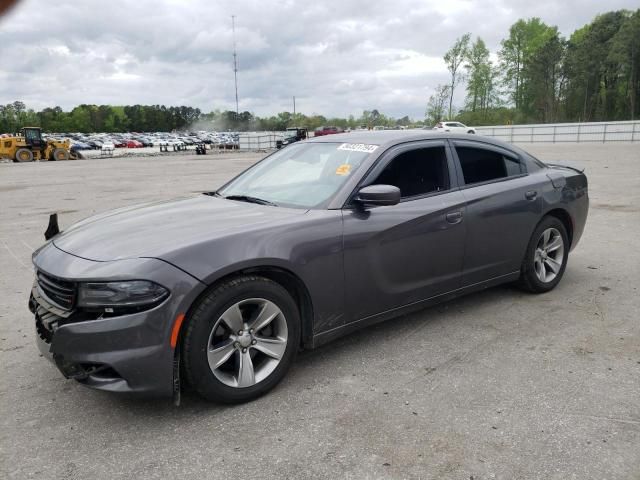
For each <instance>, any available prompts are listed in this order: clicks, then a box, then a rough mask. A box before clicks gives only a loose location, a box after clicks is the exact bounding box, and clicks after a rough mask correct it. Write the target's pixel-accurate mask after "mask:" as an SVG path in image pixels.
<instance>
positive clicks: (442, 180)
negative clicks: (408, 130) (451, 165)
mask: <svg viewBox="0 0 640 480" xmlns="http://www.w3.org/2000/svg"><path fill="white" fill-rule="evenodd" d="M372 184H385V185H394V186H396V187H398V188H399V189H400V195H401V196H402V198H408V197H415V196H418V195H425V194H427V193H431V192H439V191H442V190H448V189H449V175H448V169H447V154H446V152H445V148H444V147H429V148H419V149H416V150H410V151H408V152H404V153H401V154H400V155H398V156H397V157H395V158H394V159H393V160H391V162H389V164H388V165H387V166H386V167H385V169H384V170H383V171H382V172H380V174H379V175H378V177H377V178H376V179H375V180H374V181H373V182H372Z"/></svg>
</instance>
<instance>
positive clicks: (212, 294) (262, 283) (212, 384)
mask: <svg viewBox="0 0 640 480" xmlns="http://www.w3.org/2000/svg"><path fill="white" fill-rule="evenodd" d="M252 298H261V299H266V300H268V301H270V302H273V303H274V304H275V305H276V306H277V307H278V308H279V309H280V311H281V312H282V314H283V316H284V321H286V326H287V331H288V334H287V344H286V349H285V351H284V353H283V355H282V357H281V359H280V361H279V363H278V365H277V367H275V370H273V371H272V372H271V373H270V374H269V375H268V376H267V377H266V378H264V379H263V380H261V381H259V382H257V383H255V384H254V385H252V386H248V387H242V388H240V387H233V386H229V385H226V384H225V383H223V382H222V381H221V380H220V379H218V378H217V377H216V376H215V375H214V373H213V371H212V370H211V368H210V367H209V361H208V358H207V349H208V347H209V341H210V335H211V333H212V330H213V328H214V326H215V324H216V322H217V321H218V319H219V318H220V316H221V315H222V314H223V313H224V312H225V311H226V310H227V309H228V308H229V307H231V306H233V305H234V304H236V303H237V302H239V301H241V300H245V299H252ZM182 345H183V359H184V372H185V374H186V379H187V382H188V383H189V385H190V386H191V387H192V388H193V389H194V390H196V391H197V392H198V393H199V394H200V395H201V396H202V397H204V398H205V399H207V400H210V401H214V402H221V403H242V402H247V401H249V400H253V399H255V398H258V397H260V396H261V395H264V394H265V393H267V392H268V391H269V390H271V389H272V388H273V387H275V386H276V385H277V384H278V383H279V382H280V381H281V380H282V379H283V378H284V376H285V374H286V373H287V371H288V370H289V368H290V366H291V364H292V363H293V360H294V358H295V356H296V353H297V351H298V347H299V345H300V314H299V311H298V307H297V305H296V303H295V301H294V300H293V298H292V297H291V295H289V293H288V292H287V290H285V289H284V288H283V287H282V286H281V285H280V284H278V283H276V282H274V281H272V280H269V279H267V278H264V277H260V276H254V275H247V276H242V277H238V278H235V279H232V280H229V281H227V282H224V283H223V284H221V285H219V286H218V287H216V288H214V289H212V290H210V291H209V292H208V293H206V294H205V295H204V297H203V298H202V299H201V300H200V301H199V303H198V305H197V306H196V308H195V309H194V310H193V312H192V313H191V314H190V316H189V318H188V323H187V325H186V328H185V331H184V337H183V342H182ZM237 353H238V355H239V353H240V352H237ZM234 355H235V353H234Z"/></svg>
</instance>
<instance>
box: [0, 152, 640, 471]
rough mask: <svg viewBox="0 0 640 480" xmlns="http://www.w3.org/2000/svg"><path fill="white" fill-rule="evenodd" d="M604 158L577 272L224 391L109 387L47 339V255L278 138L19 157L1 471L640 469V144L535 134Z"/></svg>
mask: <svg viewBox="0 0 640 480" xmlns="http://www.w3.org/2000/svg"><path fill="white" fill-rule="evenodd" d="M524 147H525V148H528V149H529V151H531V152H532V153H534V154H536V155H537V156H539V157H540V158H541V159H543V160H548V161H551V160H572V161H576V162H580V163H582V164H583V165H584V166H586V168H587V173H588V175H589V180H590V197H591V210H590V214H589V219H588V221H587V227H586V231H585V233H584V236H583V238H582V241H581V243H580V245H579V246H578V247H577V249H576V250H575V251H574V252H573V254H572V255H571V256H570V259H569V265H568V268H567V271H566V273H565V276H564V279H563V281H562V282H561V283H560V285H559V287H558V288H557V289H556V290H554V291H553V292H551V293H548V294H546V295H542V296H533V295H528V294H524V293H521V292H519V291H518V290H515V289H513V288H511V287H499V288H494V289H491V290H488V291H486V292H483V293H479V294H474V295H471V296H468V297H465V298H462V299H459V300H456V301H454V302H451V303H448V304H445V305H441V306H439V307H435V308H431V309H428V310H424V311H422V312H419V313H417V314H413V315H409V316H405V317H402V318H399V319H396V320H392V321H390V322H387V323H385V324H382V325H378V326H376V327H374V328H371V329H368V330H364V331H361V332H358V333H356V334H353V335H351V336H348V337H346V338H343V339H340V340H338V341H336V342H334V343H332V344H330V345H327V346H326V347H324V348H322V349H319V350H316V351H312V352H304V353H302V354H301V355H300V356H299V357H298V361H297V363H296V365H295V366H294V368H293V369H292V371H291V372H290V374H289V375H288V377H287V378H286V379H285V381H284V382H283V383H282V384H281V385H280V386H279V387H278V388H276V389H275V390H274V391H273V392H272V393H270V394H269V395H267V396H266V397H263V398H261V399H259V400H257V401H255V402H252V403H250V404H246V405H241V406H236V407H224V406H218V405H211V404H207V403H205V402H203V401H201V400H200V399H199V398H197V397H195V396H194V395H193V394H186V395H184V396H183V404H182V406H181V407H179V408H175V407H173V406H172V405H171V404H170V402H165V401H151V400H137V399H132V398H123V397H119V396H112V395H109V394H105V393H102V392H96V391H92V390H89V389H86V388H84V387H82V386H80V385H77V384H76V383H74V382H73V381H67V380H65V379H64V378H62V376H61V375H60V374H59V373H58V371H57V370H56V369H55V367H54V366H52V365H51V364H50V363H49V362H47V361H46V360H45V359H44V358H40V357H39V356H38V350H37V348H36V346H35V338H34V328H33V320H32V317H31V314H30V313H29V311H28V309H27V299H28V292H29V290H30V287H31V283H32V275H33V273H32V270H31V267H30V254H31V252H32V250H33V248H34V247H37V246H38V245H40V244H41V243H42V242H43V237H42V232H43V231H44V229H45V228H46V223H47V216H48V214H49V213H50V212H53V211H58V212H59V213H61V218H60V223H61V226H62V227H64V226H65V225H69V224H70V223H72V222H74V221H76V220H79V219H81V218H83V217H86V216H88V215H90V214H92V213H94V212H99V211H103V210H107V209H111V208H114V207H119V206H122V205H127V204H132V203H136V202H141V201H147V200H154V199H160V198H166V197H170V196H179V195H184V194H193V193H195V192H201V191H203V190H211V189H214V188H215V187H217V186H219V185H220V184H221V183H222V182H223V181H224V180H225V179H227V178H229V177H230V176H232V175H233V174H235V173H236V172H238V171H240V170H241V169H243V168H244V167H246V166H248V165H250V164H251V163H252V162H253V161H255V160H256V159H258V158H259V157H260V155H259V154H258V155H256V154H242V153H225V154H220V155H207V156H194V155H175V156H173V155H166V156H164V157H141V158H111V159H94V160H80V161H69V162H55V163H53V162H51V163H31V164H0V205H2V209H1V210H0V272H1V273H0V289H1V291H2V292H3V293H2V302H0V368H1V374H0V477H2V478H15V479H25V478H55V479H75V478H95V479H102V478H105V479H113V478H134V477H139V478H162V479H164V478H172V477H185V478H197V477H196V475H198V476H200V477H204V478H305V479H306V478H354V479H355V478H423V479H424V478H455V479H470V478H473V479H486V478H503V479H513V478H531V479H538V478H544V479H563V480H564V479H569V478H578V479H587V478H607V479H618V478H625V479H638V478H640V322H639V318H640V317H639V315H638V311H639V310H640V302H639V300H638V298H639V294H640V292H639V291H638V288H639V284H640V253H639V251H640V248H639V247H640V241H639V238H640V145H638V144H635V145H632V144H607V145H603V144H593V145H592V144H586V145H585V144H580V145H531V146H527V145H524Z"/></svg>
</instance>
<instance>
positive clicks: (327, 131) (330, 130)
mask: <svg viewBox="0 0 640 480" xmlns="http://www.w3.org/2000/svg"><path fill="white" fill-rule="evenodd" d="M343 132H344V130H343V129H342V128H340V127H318V128H316V129H315V130H314V132H313V134H314V136H316V137H321V136H323V135H333V134H336V133H343Z"/></svg>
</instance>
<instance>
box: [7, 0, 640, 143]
mask: <svg viewBox="0 0 640 480" xmlns="http://www.w3.org/2000/svg"><path fill="white" fill-rule="evenodd" d="M492 58H493V59H492ZM443 59H444V63H445V64H446V67H447V70H448V72H449V81H448V82H447V83H446V84H441V85H438V86H437V87H435V89H434V90H435V91H434V93H433V95H431V96H430V98H429V99H428V102H427V108H426V112H425V117H424V119H420V120H412V119H410V118H409V117H408V116H405V117H402V118H393V117H388V116H386V115H385V114H383V113H381V112H380V111H378V110H377V109H371V110H365V111H364V112H362V114H361V115H359V116H357V117H355V116H353V115H351V116H349V117H348V118H335V117H334V118H331V117H329V118H328V117H325V116H323V115H310V116H307V115H304V114H300V113H296V114H292V113H291V112H280V113H278V114H276V115H273V116H269V117H258V116H256V115H254V114H253V113H251V112H248V111H245V112H241V113H236V112H235V111H229V110H227V111H222V110H214V111H212V112H209V113H203V112H202V111H200V109H198V108H192V107H187V106H179V107H176V106H169V107H167V106H164V105H127V106H111V105H86V104H83V105H78V106H77V107H75V108H73V109H72V110H71V111H68V112H65V111H63V110H62V109H61V108H60V107H54V108H45V109H43V110H41V111H37V112H36V111H34V110H33V109H29V108H27V107H26V105H25V104H24V103H23V102H21V101H16V102H13V103H10V104H7V105H0V133H1V132H15V131H17V130H18V129H19V128H21V127H22V126H25V125H33V126H40V127H42V128H43V129H44V130H45V131H49V132H126V131H136V132H146V131H172V130H211V129H215V130H232V131H250V130H284V129H285V128H287V127H290V126H304V127H307V128H310V129H313V128H316V127H319V126H323V125H335V126H338V127H342V128H356V127H359V126H365V127H373V126H378V125H381V126H387V127H398V126H410V125H412V126H419V125H422V124H426V125H433V124H434V123H435V122H438V121H440V120H443V119H455V120H459V121H461V122H463V123H466V124H468V125H503V124H510V123H511V124H524V123H552V122H564V121H566V122H575V121H581V122H589V121H607V120H609V121H610V120H629V119H636V118H638V116H639V115H640V9H638V10H636V11H628V10H620V11H613V12H608V13H605V14H602V15H598V16H597V17H595V18H594V20H593V21H592V22H590V23H588V24H587V25H585V26H583V27H582V28H579V29H578V30H576V31H575V32H573V33H572V34H571V35H570V36H569V38H564V37H563V36H562V35H561V34H560V32H559V31H558V27H556V26H550V25H547V24H545V23H544V22H543V21H542V20H541V19H539V18H530V19H520V20H518V21H517V22H515V23H514V24H513V25H511V27H510V29H509V32H508V36H507V37H506V38H504V39H503V40H502V41H501V42H500V48H499V50H498V51H497V52H494V55H493V56H492V54H491V52H490V51H489V49H488V48H487V46H486V44H485V42H484V41H483V40H482V38H480V37H476V38H475V39H472V37H471V34H470V33H466V34H464V35H462V36H461V37H460V38H458V39H457V40H456V42H455V43H454V45H452V46H451V48H450V49H449V50H448V51H447V52H446V53H445V55H444V58H443ZM463 86H464V88H465V100H464V104H463V105H461V106H458V107H456V106H455V105H454V95H455V93H456V91H458V90H459V89H460V88H461V87H463ZM356 93H357V92H356Z"/></svg>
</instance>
